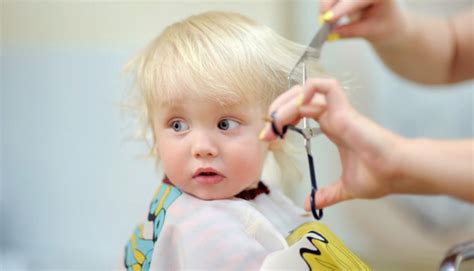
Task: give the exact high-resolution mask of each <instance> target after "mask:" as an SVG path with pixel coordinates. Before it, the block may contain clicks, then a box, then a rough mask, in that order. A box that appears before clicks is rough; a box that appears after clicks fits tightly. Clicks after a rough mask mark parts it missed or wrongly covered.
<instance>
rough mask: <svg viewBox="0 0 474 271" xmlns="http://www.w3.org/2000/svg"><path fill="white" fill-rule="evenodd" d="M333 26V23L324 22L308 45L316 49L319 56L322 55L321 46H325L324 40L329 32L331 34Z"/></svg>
mask: <svg viewBox="0 0 474 271" xmlns="http://www.w3.org/2000/svg"><path fill="white" fill-rule="evenodd" d="M332 28H333V25H332V24H327V23H324V24H323V25H322V26H321V28H320V29H319V31H318V32H317V33H316V35H314V37H313V40H311V42H310V43H309V45H308V47H311V48H313V49H315V50H316V53H317V56H318V58H319V56H320V55H321V48H323V45H324V42H326V40H327V38H328V36H329V34H331V31H332Z"/></svg>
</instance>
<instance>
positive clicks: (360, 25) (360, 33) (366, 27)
mask: <svg viewBox="0 0 474 271" xmlns="http://www.w3.org/2000/svg"><path fill="white" fill-rule="evenodd" d="M373 28H374V26H373V25H371V23H368V22H365V21H358V22H354V23H351V24H348V25H341V26H338V27H337V28H336V29H335V32H337V34H338V35H339V37H341V38H354V37H368V36H369V35H370V34H372V32H373Z"/></svg>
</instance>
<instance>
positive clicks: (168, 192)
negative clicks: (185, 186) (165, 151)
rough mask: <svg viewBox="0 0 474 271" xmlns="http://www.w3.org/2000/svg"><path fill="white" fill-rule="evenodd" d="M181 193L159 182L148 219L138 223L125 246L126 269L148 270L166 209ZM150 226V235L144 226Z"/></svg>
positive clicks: (132, 270)
mask: <svg viewBox="0 0 474 271" xmlns="http://www.w3.org/2000/svg"><path fill="white" fill-rule="evenodd" d="M181 194H182V192H181V191H180V190H179V189H178V188H176V187H174V186H172V185H169V184H165V183H163V184H161V185H160V187H159V188H158V190H157V191H156V192H155V194H154V196H153V200H152V202H151V204H150V211H149V213H148V221H147V222H145V223H144V224H142V225H139V226H138V227H137V228H136V229H135V231H134V232H133V234H132V236H131V237H130V240H129V242H128V244H127V246H126V247H125V259H124V264H125V268H127V271H148V270H149V269H150V264H151V257H152V255H153V247H154V245H155V242H156V240H158V237H159V235H160V232H161V229H162V228H163V224H164V222H165V217H166V210H167V209H168V208H169V206H170V205H171V204H172V203H173V202H174V201H175V200H176V199H177V198H178V197H179V196H180V195H181ZM149 227H151V228H152V235H151V236H146V235H147V234H145V228H149Z"/></svg>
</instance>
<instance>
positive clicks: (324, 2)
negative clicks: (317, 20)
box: [319, 0, 338, 14]
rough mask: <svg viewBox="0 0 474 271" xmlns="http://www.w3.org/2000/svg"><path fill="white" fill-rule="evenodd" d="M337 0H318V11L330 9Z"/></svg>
mask: <svg viewBox="0 0 474 271" xmlns="http://www.w3.org/2000/svg"><path fill="white" fill-rule="evenodd" d="M337 2H338V0H319V13H321V14H323V13H325V12H326V11H328V10H330V9H331V8H332V7H333V6H334V5H335V4H336V3H337Z"/></svg>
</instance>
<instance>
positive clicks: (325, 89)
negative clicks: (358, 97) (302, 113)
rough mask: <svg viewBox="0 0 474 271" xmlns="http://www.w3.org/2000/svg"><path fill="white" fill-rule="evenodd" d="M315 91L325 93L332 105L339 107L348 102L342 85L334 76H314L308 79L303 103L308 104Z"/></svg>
mask: <svg viewBox="0 0 474 271" xmlns="http://www.w3.org/2000/svg"><path fill="white" fill-rule="evenodd" d="M315 93H321V94H323V95H324V97H325V99H326V102H327V104H328V106H330V107H339V106H342V105H345V104H347V103H348V102H347V98H346V96H345V94H344V92H343V90H342V87H341V86H340V85H339V83H338V82H337V81H336V80H334V79H332V78H313V79H309V80H308V81H306V85H305V92H304V95H305V97H304V101H303V104H306V102H307V101H308V99H312V97H313V96H314V94H315Z"/></svg>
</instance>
